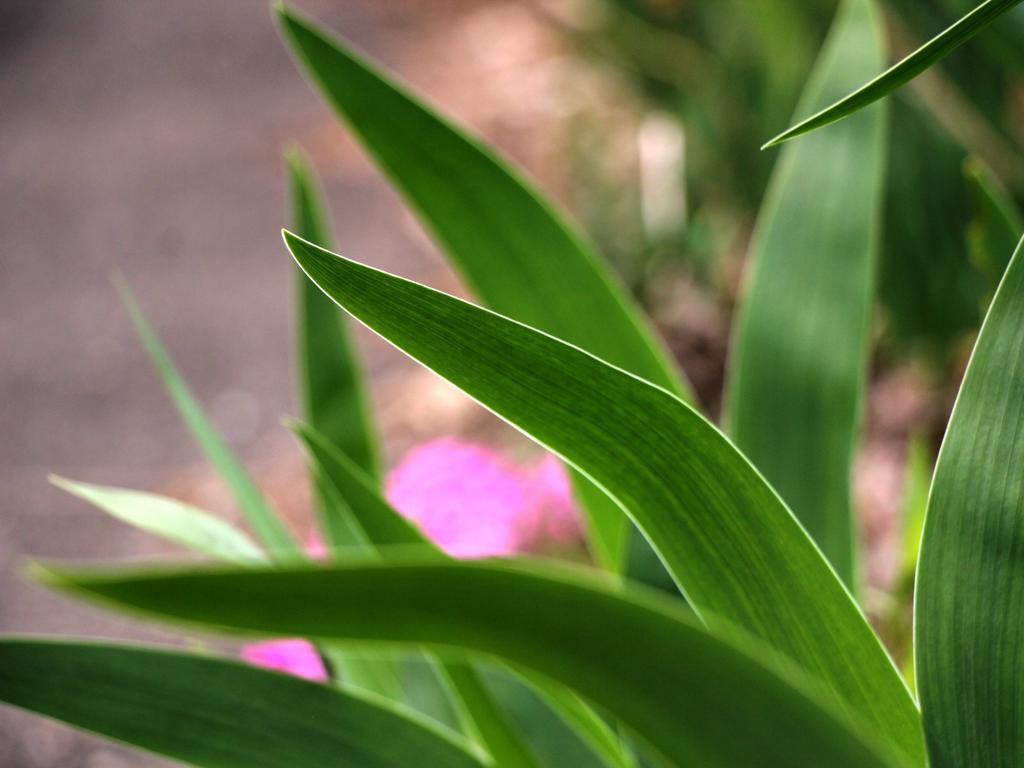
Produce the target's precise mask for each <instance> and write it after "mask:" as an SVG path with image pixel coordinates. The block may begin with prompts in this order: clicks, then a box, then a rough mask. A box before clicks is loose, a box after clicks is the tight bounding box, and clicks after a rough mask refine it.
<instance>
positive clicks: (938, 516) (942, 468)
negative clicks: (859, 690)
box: [914, 242, 1024, 768]
mask: <svg viewBox="0 0 1024 768" xmlns="http://www.w3.org/2000/svg"><path fill="white" fill-rule="evenodd" d="M1022 329H1024V242H1022V243H1021V245H1020V246H1018V248H1017V253H1016V255H1015V256H1014V257H1013V260H1012V261H1011V262H1010V266H1009V268H1008V269H1007V272H1006V276H1005V277H1004V278H1003V282H1002V284H1001V285H1000V287H999V290H998V291H997V293H996V297H995V299H994V300H993V302H992V307H991V309H990V310H989V313H988V317H987V318H986V320H985V324H984V326H983V327H982V331H981V335H980V337H979V338H978V342H977V345H976V346H975V348H974V354H973V356H972V358H971V362H970V365H969V366H968V368H967V374H966V376H965V377H964V382H963V385H962V386H961V388H960V394H959V397H958V398H957V402H956V406H955V407H954V409H953V415H952V417H951V418H950V422H949V427H948V428H947V430H946V437H945V440H944V441H943V443H942V449H941V451H940V452H939V458H938V462H937V463H936V466H935V476H934V479H933V480H932V489H931V494H930V497H929V503H928V511H927V513H926V516H925V524H924V536H923V539H922V544H921V555H920V561H919V564H918V578H917V592H916V600H915V605H914V619H915V621H914V626H915V630H914V632H915V638H914V653H915V661H916V664H917V681H918V690H919V691H920V695H921V707H922V714H923V718H924V728H925V734H926V738H927V742H928V752H929V756H930V758H931V764H932V766H934V767H935V768H954V767H955V768H959V767H960V766H967V765H969V766H972V768H975V767H976V768H987V767H988V766H993V767H994V766H1000V768H1011V767H1012V766H1020V765H1024V707H1022V705H1021V702H1022V700H1024V656H1022V654H1021V649H1022V648H1024V568H1022V567H1021V563H1022V562H1024V526H1022V521H1024V473H1022V471H1021V470H1022V467H1024V331H1022Z"/></svg>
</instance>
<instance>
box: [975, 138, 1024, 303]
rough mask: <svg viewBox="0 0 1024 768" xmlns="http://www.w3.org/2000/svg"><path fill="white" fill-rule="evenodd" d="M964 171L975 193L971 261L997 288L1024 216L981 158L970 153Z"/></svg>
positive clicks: (1022, 231)
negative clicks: (971, 155)
mask: <svg viewBox="0 0 1024 768" xmlns="http://www.w3.org/2000/svg"><path fill="white" fill-rule="evenodd" d="M964 173H965V174H966V175H967V180H968V182H969V183H970V187H971V191H972V192H973V194H974V217H973V219H972V220H971V223H970V226H969V227H968V229H967V246H968V250H969V251H970V254H971V262H972V263H973V264H974V266H975V267H976V268H977V269H978V270H980V271H981V272H982V274H984V275H985V277H986V278H987V280H988V283H989V285H990V286H992V289H993V290H994V289H995V287H996V286H998V285H999V283H1000V281H1001V280H1002V279H1003V275H1004V274H1005V272H1006V265H1007V264H1008V263H1009V257H1010V256H1011V255H1013V251H1014V246H1016V244H1017V241H1018V240H1019V239H1020V237H1021V235H1024V216H1022V215H1021V212H1020V209H1019V208H1017V204H1016V203H1015V202H1014V200H1013V198H1012V197H1011V196H1010V194H1009V193H1008V192H1007V191H1006V189H1005V188H1004V187H1003V185H1002V184H1001V183H1000V181H999V179H998V178H996V176H995V174H994V173H992V170H991V169H990V168H989V167H988V166H987V165H985V162H984V161H983V160H981V158H978V157H969V158H968V159H967V161H966V162H965V163H964Z"/></svg>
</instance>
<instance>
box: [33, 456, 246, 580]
mask: <svg viewBox="0 0 1024 768" xmlns="http://www.w3.org/2000/svg"><path fill="white" fill-rule="evenodd" d="M50 482H51V483H53V484H54V485H56V486H57V487H58V488H62V489H64V490H65V491H67V492H68V493H70V494H72V495H74V496H77V497H78V498H80V499H83V500H84V501H87V502H89V503H90V504H92V505H94V506H96V507H99V508H100V509H102V510H103V511H104V512H107V513H108V514H110V515H113V516H114V517H116V518H118V519H119V520H122V521H124V522H126V523H128V524H129V525H133V526H135V527H136V528H140V529H142V530H144V531H148V532H149V533H152V534H155V535H157V536H160V537H161V538H164V539H167V540H168V541H174V542H177V543H178V544H182V545H184V546H186V547H188V548H189V549H193V550H195V551H197V552H203V553H205V554H207V555H211V556H213V557H217V558H220V559H221V560H227V561H228V562H232V563H254V562H260V561H262V560H265V559H266V555H265V554H264V553H263V551H262V550H261V549H260V548H259V547H257V546H256V544H254V543H253V541H252V539H250V538H249V537H248V536H246V535H245V534H244V533H242V532H241V531H240V530H238V529H237V528H235V527H234V526H233V525H231V524H230V523H227V522H225V521H224V520H221V519H220V518H219V517H214V516H213V515H211V514H210V513H209V512H205V511H203V510H201V509H198V508H196V507H193V506H192V505H190V504H186V503H184V502H182V501H178V500H177V499H169V498H167V497H166V496H158V495H157V494H154V493H142V492H141V491H129V490H125V489H122V488H111V487H109V486H103V485H92V484H90V483H79V482H75V481H74V480H68V479H66V478H63V477H57V476H56V475H51V476H50Z"/></svg>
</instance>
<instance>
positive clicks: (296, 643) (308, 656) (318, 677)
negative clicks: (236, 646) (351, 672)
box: [242, 639, 327, 683]
mask: <svg viewBox="0 0 1024 768" xmlns="http://www.w3.org/2000/svg"><path fill="white" fill-rule="evenodd" d="M242 658H243V659H245V660H246V661H247V662H249V663H250V664H252V665H254V666H257V667H263V668H264V669H276V670H278V671H279V672H286V673H288V674H289V675H295V676H296V677H303V678H305V679H306V680H313V681H315V682H319V683H322V682H326V681H327V670H326V669H325V668H324V663H323V661H322V660H321V659H320V655H319V654H318V653H317V652H316V649H315V648H313V646H312V644H311V643H309V642H308V641H306V640H299V639H294V640H267V641H266V642H262V643H252V644H251V645H247V646H245V647H244V648H243V649H242Z"/></svg>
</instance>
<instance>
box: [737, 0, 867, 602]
mask: <svg viewBox="0 0 1024 768" xmlns="http://www.w3.org/2000/svg"><path fill="white" fill-rule="evenodd" d="M884 45H885V43H884V39H883V30H882V26H881V19H880V18H879V14H878V9H877V8H876V7H875V3H874V2H873V0H846V2H844V3H843V4H842V5H841V7H840V11H839V14H838V15H837V17H836V21H835V24H834V25H833V30H832V34H831V36H830V38H829V41H828V42H827V43H826V45H825V49H824V51H823V53H822V55H821V58H820V60H819V62H818V64H817V66H816V67H815V70H814V74H813V75H812V77H811V81H810V83H809V84H808V86H807V90H806V91H805V93H804V96H803V100H802V104H803V106H802V107H801V111H806V108H807V107H808V106H810V105H817V104H821V103H825V104H827V103H829V102H831V101H832V100H833V99H834V98H835V95H836V94H838V93H845V92H846V91H847V90H849V87H850V85H851V84H856V83H858V82H860V81H861V80H862V79H863V78H864V77H865V76H866V75H867V74H868V73H870V72H873V71H877V69H878V67H879V66H880V65H881V64H882V61H883V49H884ZM885 127H886V114H885V112H884V110H883V108H882V106H881V105H878V106H876V107H873V108H872V109H869V110H865V111H864V112H862V113H861V114H859V115H857V116H856V117H855V118H854V119H852V120H850V121H849V122H848V123H846V124H844V125H842V126H837V128H836V129H835V130H831V131H828V132H823V133H820V134H816V135H814V136H810V137H808V138H807V140H806V141H803V142H800V143H799V144H796V145H793V146H790V147H788V148H787V149H786V151H785V152H784V154H783V156H782V159H781V160H780V162H779V164H778V166H777V167H776V170H775V173H774V175H773V177H772V182H771V185H770V187H769V190H768V194H767V197H766V199H765V203H764V206H763V207H762V209H761V214H760V217H759V219H758V225H757V230H756V236H755V238H754V242H753V244H752V245H751V251H750V253H751V259H750V262H749V263H750V264H751V267H750V269H751V270H752V272H751V274H750V277H749V279H748V283H747V286H746V289H745V292H744V296H743V301H742V304H741V307H740V312H739V317H738V320H737V323H736V326H735V327H736V332H735V337H734V340H733V344H732V365H731V369H730V376H729V381H728V386H727V393H728V402H727V413H728V424H729V430H730V432H731V434H732V437H733V440H734V441H735V442H736V445H737V447H739V449H740V450H742V451H743V452H744V454H746V456H747V457H748V458H749V459H750V460H751V461H752V462H753V463H754V465H755V466H756V467H757V468H758V469H759V470H760V471H761V472H762V473H764V476H765V477H766V478H767V479H768V481H769V482H770V483H771V484H772V485H773V486H774V487H775V488H776V489H777V490H778V491H779V493H780V494H781V495H782V498H784V499H785V500H786V502H787V503H788V504H789V507H790V509H792V510H793V512H794V513H795V514H796V516H797V517H798V518H799V519H800V522H802V523H803V525H804V528H806V529H807V532H808V533H810V534H811V537H812V538H813V539H814V540H815V541H816V542H817V543H818V546H819V547H821V549H822V551H823V552H824V553H825V555H826V556H827V557H828V559H829V561H830V562H831V563H832V565H833V567H834V568H835V569H836V572H837V573H838V574H839V575H840V576H841V577H842V579H843V581H845V582H846V584H847V585H849V586H850V588H851V589H853V588H854V586H855V584H856V581H855V578H854V570H855V568H854V563H855V558H854V550H855V547H854V521H853V514H852V510H851V501H850V474H851V470H852V464H853V457H854V449H855V445H856V442H857V433H858V426H859V425H858V422H859V417H860V410H861V409H860V406H861V401H862V399H863V391H864V383H865V378H866V370H867V362H868V360H867V358H868V355H867V353H868V336H869V329H870V325H871V313H872V308H873V304H874V288H875V267H876V263H877V260H878V245H879V230H880V226H881V208H882V194H883V181H884V178H885V155H886V151H885ZM768 403H770V404H771V405H770V407H765V406H766V404H768Z"/></svg>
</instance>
